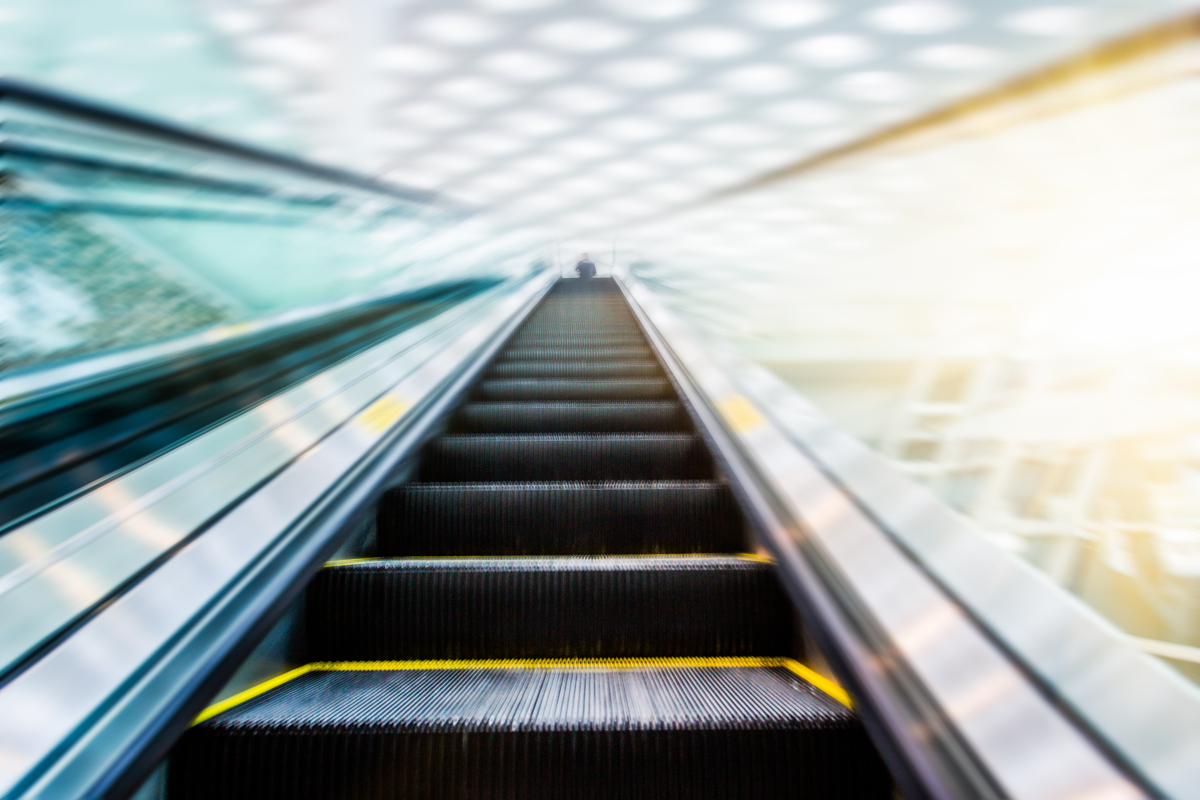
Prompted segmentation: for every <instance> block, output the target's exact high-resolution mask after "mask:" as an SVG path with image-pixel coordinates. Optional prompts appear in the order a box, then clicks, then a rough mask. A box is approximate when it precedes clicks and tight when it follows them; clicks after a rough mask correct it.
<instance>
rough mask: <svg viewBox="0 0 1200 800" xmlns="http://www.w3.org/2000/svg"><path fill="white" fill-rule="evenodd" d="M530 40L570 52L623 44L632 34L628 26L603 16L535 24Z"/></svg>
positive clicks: (593, 50) (601, 49)
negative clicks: (540, 24)
mask: <svg viewBox="0 0 1200 800" xmlns="http://www.w3.org/2000/svg"><path fill="white" fill-rule="evenodd" d="M531 36H532V38H533V39H534V41H536V42H539V43H540V44H544V45H546V46H547V47H553V48H556V49H558V50H565V51H568V52H573V53H599V52H602V51H604V50H613V49H615V48H618V47H621V46H623V45H625V44H627V43H628V42H629V41H630V40H631V39H632V38H633V32H632V31H630V30H629V29H628V28H626V27H624V26H621V25H617V24H616V23H613V22H608V21H607V20H603V19H565V20H559V21H557V22H551V23H548V24H546V25H542V26H541V27H540V28H537V29H535V30H534V31H533V33H532V34H531Z"/></svg>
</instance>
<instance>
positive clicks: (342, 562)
mask: <svg viewBox="0 0 1200 800" xmlns="http://www.w3.org/2000/svg"><path fill="white" fill-rule="evenodd" d="M535 558H537V559H553V558H741V559H744V560H746V561H757V562H759V563H760V564H774V563H775V560H774V559H772V558H770V557H769V556H761V555H759V554H758V553H632V554H629V555H622V554H619V553H605V554H604V555H594V556H590V555H582V556H398V557H395V558H386V557H384V558H379V557H375V556H369V557H366V558H339V559H338V560H336V561H326V562H325V566H326V567H344V566H348V565H350V564H388V563H392V562H398V561H516V560H520V559H530V560H532V559H535Z"/></svg>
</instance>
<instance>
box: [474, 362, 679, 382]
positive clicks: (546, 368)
mask: <svg viewBox="0 0 1200 800" xmlns="http://www.w3.org/2000/svg"><path fill="white" fill-rule="evenodd" d="M487 377H488V378H662V377H663V371H662V367H660V366H659V365H658V362H657V361H651V360H649V359H645V360H640V361H505V362H503V363H500V364H496V365H495V366H494V367H492V368H491V369H489V370H488V373H487Z"/></svg>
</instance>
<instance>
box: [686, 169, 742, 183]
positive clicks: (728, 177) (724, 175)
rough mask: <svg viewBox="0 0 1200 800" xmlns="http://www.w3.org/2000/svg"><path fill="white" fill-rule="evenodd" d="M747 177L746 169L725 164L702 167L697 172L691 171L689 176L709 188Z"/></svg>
mask: <svg viewBox="0 0 1200 800" xmlns="http://www.w3.org/2000/svg"><path fill="white" fill-rule="evenodd" d="M746 177H747V175H746V171H745V170H744V169H739V168H738V167H733V166H729V165H727V164H723V165H713V166H711V167H702V168H701V169H698V170H696V171H695V172H692V173H689V174H688V178H689V179H691V180H694V181H695V182H696V183H698V184H701V185H702V186H706V187H709V188H713V187H717V186H728V185H730V184H732V183H736V182H738V181H741V180H745V179H746Z"/></svg>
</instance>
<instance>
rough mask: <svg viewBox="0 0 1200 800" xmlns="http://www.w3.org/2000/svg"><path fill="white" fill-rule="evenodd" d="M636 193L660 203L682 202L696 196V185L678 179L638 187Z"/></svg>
mask: <svg viewBox="0 0 1200 800" xmlns="http://www.w3.org/2000/svg"><path fill="white" fill-rule="evenodd" d="M638 195H639V196H641V197H647V198H650V199H652V200H658V201H659V202H662V203H670V204H675V203H682V202H684V201H687V200H691V199H692V198H694V197H695V196H696V187H695V186H693V185H692V184H690V183H684V182H680V181H664V182H662V183H651V184H648V185H645V186H640V187H638Z"/></svg>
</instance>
